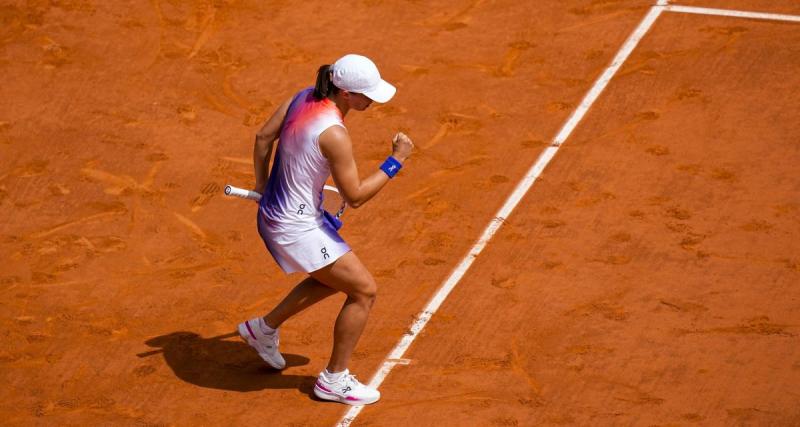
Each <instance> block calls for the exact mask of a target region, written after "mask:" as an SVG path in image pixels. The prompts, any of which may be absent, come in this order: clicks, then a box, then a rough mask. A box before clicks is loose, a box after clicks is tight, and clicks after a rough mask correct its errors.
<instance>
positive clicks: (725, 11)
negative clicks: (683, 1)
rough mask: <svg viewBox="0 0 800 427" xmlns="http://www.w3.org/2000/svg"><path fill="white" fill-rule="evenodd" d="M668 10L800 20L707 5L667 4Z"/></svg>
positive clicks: (797, 17)
mask: <svg viewBox="0 0 800 427" xmlns="http://www.w3.org/2000/svg"><path fill="white" fill-rule="evenodd" d="M667 10H668V11H670V12H681V13H694V14H697V15H715V16H729V17H733V18H750V19H766V20H770V21H788V22H800V16H798V15H783V14H779V13H762V12H748V11H744V10H730V9H711V8H707V7H694V6H679V5H674V4H673V5H668V6H667Z"/></svg>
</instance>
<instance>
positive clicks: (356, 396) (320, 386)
mask: <svg viewBox="0 0 800 427" xmlns="http://www.w3.org/2000/svg"><path fill="white" fill-rule="evenodd" d="M314 395H316V396H317V397H319V398H320V399H323V400H332V401H334V402H340V403H346V404H348V405H369V404H370V403H375V402H377V401H378V399H380V398H381V392H379V391H378V390H377V389H374V388H372V387H368V386H365V385H364V384H361V383H360V382H359V381H358V380H357V379H356V377H355V376H354V375H350V371H347V370H346V371H344V373H343V374H342V375H341V376H340V377H339V379H338V380H337V381H328V380H327V379H326V378H325V373H324V372H322V373H320V374H319V376H318V377H317V383H316V384H314Z"/></svg>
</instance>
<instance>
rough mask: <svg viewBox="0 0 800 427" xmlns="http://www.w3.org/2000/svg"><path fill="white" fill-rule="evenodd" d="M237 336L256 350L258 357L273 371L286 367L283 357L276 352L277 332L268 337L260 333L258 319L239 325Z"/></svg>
mask: <svg viewBox="0 0 800 427" xmlns="http://www.w3.org/2000/svg"><path fill="white" fill-rule="evenodd" d="M239 336H240V337H242V340H244V342H246V343H248V344H250V346H251V347H253V348H254V349H256V351H257V352H258V355H259V356H261V358H262V359H264V361H265V362H267V364H268V365H269V366H272V367H273V368H275V369H283V368H285V367H286V361H285V360H283V356H281V353H280V352H279V351H278V343H279V339H278V331H277V330H275V333H274V334H270V335H267V334H265V333H263V332H261V328H260V327H259V326H258V318H255V319H250V320H248V321H246V322H242V323H240V324H239Z"/></svg>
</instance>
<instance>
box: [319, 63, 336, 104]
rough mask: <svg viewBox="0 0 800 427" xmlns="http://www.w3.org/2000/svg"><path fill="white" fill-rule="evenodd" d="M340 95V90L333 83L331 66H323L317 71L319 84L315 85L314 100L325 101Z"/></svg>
mask: <svg viewBox="0 0 800 427" xmlns="http://www.w3.org/2000/svg"><path fill="white" fill-rule="evenodd" d="M337 93H339V88H338V87H336V85H334V84H333V82H331V66H330V64H327V65H323V66H321V67H319V70H317V84H316V85H314V98H316V99H325V98H329V97H331V96H333V95H336V94H337Z"/></svg>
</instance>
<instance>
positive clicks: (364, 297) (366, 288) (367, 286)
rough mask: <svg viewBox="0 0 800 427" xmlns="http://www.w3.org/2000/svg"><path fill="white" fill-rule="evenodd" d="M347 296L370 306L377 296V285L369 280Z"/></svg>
mask: <svg viewBox="0 0 800 427" xmlns="http://www.w3.org/2000/svg"><path fill="white" fill-rule="evenodd" d="M348 296H350V297H352V298H354V299H357V300H359V301H360V302H363V303H367V304H369V305H370V306H372V304H374V303H375V298H376V297H377V296H378V284H377V283H375V280H372V279H371V278H370V280H367V281H365V282H364V283H362V284H361V285H360V286H358V287H357V288H356V289H354V290H353V292H350V293H349V295H348Z"/></svg>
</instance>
